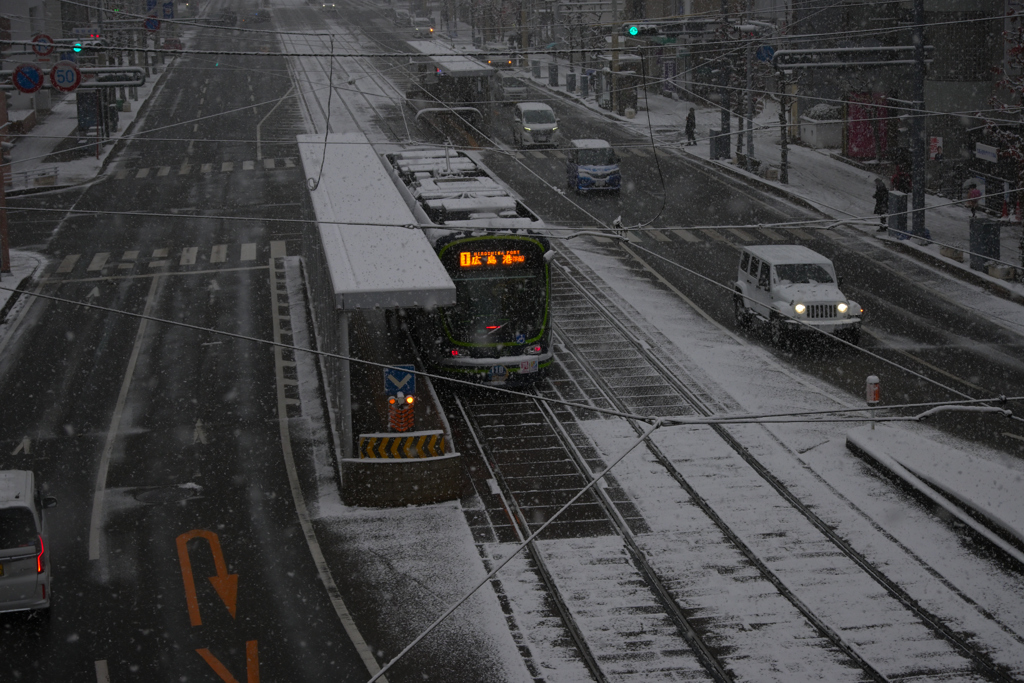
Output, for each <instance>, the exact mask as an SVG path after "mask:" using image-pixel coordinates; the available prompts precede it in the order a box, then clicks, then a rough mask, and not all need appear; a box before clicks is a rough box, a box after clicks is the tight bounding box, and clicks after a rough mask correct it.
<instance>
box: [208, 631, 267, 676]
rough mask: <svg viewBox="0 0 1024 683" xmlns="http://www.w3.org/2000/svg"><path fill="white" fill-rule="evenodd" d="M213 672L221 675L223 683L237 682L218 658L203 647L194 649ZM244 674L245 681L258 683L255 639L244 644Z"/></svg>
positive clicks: (258, 661) (258, 659) (258, 673)
mask: <svg viewBox="0 0 1024 683" xmlns="http://www.w3.org/2000/svg"><path fill="white" fill-rule="evenodd" d="M196 652H198V653H199V656H200V657H202V658H203V659H204V660H205V661H206V663H207V664H209V665H210V668H211V669H213V672H214V673H215V674H217V675H218V676H220V677H221V680H223V681H224V683H238V679H237V678H235V677H234V676H232V675H231V672H230V671H228V669H227V667H226V666H224V665H223V664H221V663H220V660H219V659H217V658H216V657H214V656H213V653H212V652H210V651H209V650H208V649H206V648H205V647H204V648H202V649H199V650H196ZM245 676H246V683H260V658H259V654H258V653H257V651H256V641H255V640H250V641H248V642H247V643H246V644H245Z"/></svg>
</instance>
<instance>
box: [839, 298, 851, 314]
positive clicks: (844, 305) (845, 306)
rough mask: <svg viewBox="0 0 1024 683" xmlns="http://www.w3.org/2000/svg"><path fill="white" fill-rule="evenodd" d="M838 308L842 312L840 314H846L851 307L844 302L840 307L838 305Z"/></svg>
mask: <svg viewBox="0 0 1024 683" xmlns="http://www.w3.org/2000/svg"><path fill="white" fill-rule="evenodd" d="M836 308H838V309H839V312H840V313H846V309H848V308H849V306H847V305H846V302H845V301H843V302H842V303H840V304H839V305H837V306H836Z"/></svg>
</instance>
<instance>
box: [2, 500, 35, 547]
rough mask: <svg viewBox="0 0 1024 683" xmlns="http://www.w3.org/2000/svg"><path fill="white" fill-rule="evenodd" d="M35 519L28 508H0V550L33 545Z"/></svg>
mask: <svg viewBox="0 0 1024 683" xmlns="http://www.w3.org/2000/svg"><path fill="white" fill-rule="evenodd" d="M37 534H38V532H37V531H36V519H35V517H33V516H32V512H31V511H30V510H29V509H28V508H23V507H16V508H0V550H9V549H11V548H23V547H25V546H29V545H35V543H36V536H37Z"/></svg>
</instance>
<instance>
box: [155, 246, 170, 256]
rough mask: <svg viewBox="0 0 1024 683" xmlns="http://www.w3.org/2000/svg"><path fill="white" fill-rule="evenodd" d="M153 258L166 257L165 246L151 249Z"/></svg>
mask: <svg viewBox="0 0 1024 683" xmlns="http://www.w3.org/2000/svg"><path fill="white" fill-rule="evenodd" d="M153 258H167V247H163V248H162V249H154V250H153Z"/></svg>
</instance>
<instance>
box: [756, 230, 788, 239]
mask: <svg viewBox="0 0 1024 683" xmlns="http://www.w3.org/2000/svg"><path fill="white" fill-rule="evenodd" d="M758 230H760V231H761V232H763V233H764V234H766V235H768V239H770V240H775V241H776V242H781V241H783V240H785V239H786V236H785V235H782V234H779V233H777V232H775V231H774V230H772V229H771V228H758Z"/></svg>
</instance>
